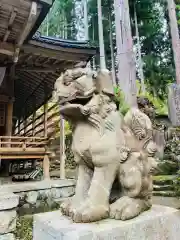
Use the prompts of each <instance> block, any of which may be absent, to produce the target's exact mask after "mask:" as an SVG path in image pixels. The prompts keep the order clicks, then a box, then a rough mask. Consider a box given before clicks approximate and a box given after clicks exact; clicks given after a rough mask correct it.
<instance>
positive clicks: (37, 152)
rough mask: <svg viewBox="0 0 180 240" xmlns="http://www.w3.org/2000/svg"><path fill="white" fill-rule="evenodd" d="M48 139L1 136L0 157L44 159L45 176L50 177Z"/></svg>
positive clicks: (6, 158)
mask: <svg viewBox="0 0 180 240" xmlns="http://www.w3.org/2000/svg"><path fill="white" fill-rule="evenodd" d="M48 141H49V140H48V139H47V138H43V137H24V136H0V159H5V160H8V159H9V160H13V159H25V160H28V159H42V160H43V171H44V178H49V158H50V157H51V156H52V154H53V153H52V152H51V151H49V150H48V148H47V146H48Z"/></svg>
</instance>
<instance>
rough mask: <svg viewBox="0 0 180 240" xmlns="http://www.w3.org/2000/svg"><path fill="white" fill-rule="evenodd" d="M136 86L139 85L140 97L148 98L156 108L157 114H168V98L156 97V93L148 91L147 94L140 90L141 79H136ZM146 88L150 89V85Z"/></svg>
mask: <svg viewBox="0 0 180 240" xmlns="http://www.w3.org/2000/svg"><path fill="white" fill-rule="evenodd" d="M136 86H137V92H138V97H144V98H147V99H148V100H149V102H151V103H152V104H153V106H154V108H155V113H156V114H157V115H168V104H167V100H162V99H160V98H159V97H154V95H153V94H152V93H151V92H149V91H146V92H145V94H143V93H142V92H141V91H140V87H141V85H140V83H139V81H136ZM146 89H148V86H147V85H146Z"/></svg>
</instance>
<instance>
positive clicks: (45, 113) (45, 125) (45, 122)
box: [44, 103, 48, 138]
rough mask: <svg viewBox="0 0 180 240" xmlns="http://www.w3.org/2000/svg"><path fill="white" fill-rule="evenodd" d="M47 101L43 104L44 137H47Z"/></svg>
mask: <svg viewBox="0 0 180 240" xmlns="http://www.w3.org/2000/svg"><path fill="white" fill-rule="evenodd" d="M47 118H48V103H45V104H44V137H45V138H47Z"/></svg>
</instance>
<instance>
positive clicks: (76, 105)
mask: <svg viewBox="0 0 180 240" xmlns="http://www.w3.org/2000/svg"><path fill="white" fill-rule="evenodd" d="M91 98H92V96H74V97H69V98H63V99H62V100H61V101H60V113H61V114H62V115H63V116H64V118H65V119H67V120H69V119H70V120H72V121H73V120H74V121H76V120H80V119H82V118H84V115H83V114H82V108H83V106H85V105H86V104H87V103H88V102H89V101H90V100H91Z"/></svg>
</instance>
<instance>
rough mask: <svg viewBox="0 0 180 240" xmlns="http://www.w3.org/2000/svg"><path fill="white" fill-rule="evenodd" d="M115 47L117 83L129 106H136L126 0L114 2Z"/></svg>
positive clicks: (134, 77) (132, 54) (130, 35)
mask: <svg viewBox="0 0 180 240" xmlns="http://www.w3.org/2000/svg"><path fill="white" fill-rule="evenodd" d="M114 7H115V25H116V45H117V59H118V81H119V85H120V87H121V89H122V91H123V92H124V95H125V101H126V102H127V103H128V104H129V105H130V106H136V105H137V99H136V67H135V58H134V53H133V42H132V34H131V25H130V17H129V3H128V1H127V0H121V1H119V0H114Z"/></svg>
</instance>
